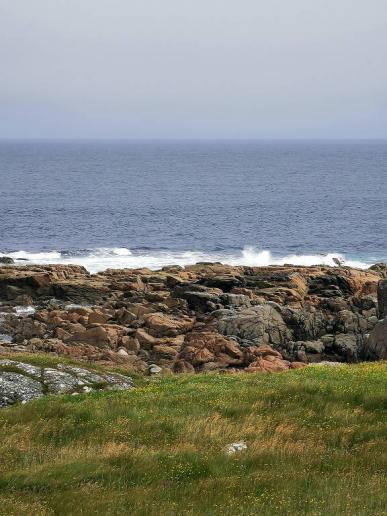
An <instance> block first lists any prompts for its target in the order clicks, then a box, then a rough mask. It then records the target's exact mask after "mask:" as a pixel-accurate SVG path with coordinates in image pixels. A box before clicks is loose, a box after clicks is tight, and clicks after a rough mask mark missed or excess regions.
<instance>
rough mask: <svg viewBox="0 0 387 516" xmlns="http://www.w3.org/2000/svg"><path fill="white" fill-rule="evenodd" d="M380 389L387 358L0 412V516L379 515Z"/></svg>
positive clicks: (192, 380) (179, 382)
mask: <svg viewBox="0 0 387 516" xmlns="http://www.w3.org/2000/svg"><path fill="white" fill-rule="evenodd" d="M27 359H28V357H25V356H24V357H23V360H24V361H26V360H27ZM28 360H29V361H30V362H32V361H34V363H37V361H39V360H40V358H39V357H33V358H32V359H28ZM45 365H47V362H46V363H45ZM386 386H387V365H386V364H385V363H367V364H361V365H351V366H348V365H344V366H340V367H308V368H305V369H300V370H293V371H290V372H285V373H279V374H266V375H265V374H260V375H259V374H258V375H247V374H234V375H231V374H225V375H215V374H213V375H212V374H211V375H192V376H185V375H182V376H177V375H176V376H166V377H162V378H160V379H156V380H153V381H150V382H148V383H147V384H145V383H144V382H142V383H140V384H139V386H138V388H136V389H133V390H132V391H128V392H96V393H92V394H85V395H79V396H60V397H54V396H48V397H45V398H42V399H39V400H36V401H34V402H31V403H28V404H26V405H19V406H14V407H12V408H9V409H4V410H1V411H0V428H1V440H0V457H1V459H0V498H1V506H0V514H4V515H11V514H15V515H18V516H19V515H23V514H26V515H27V514H28V515H35V514H36V515H38V514H39V515H50V514H58V515H63V514H74V515H75V514H76V515H78V514H86V515H88V514H103V515H120V514H136V515H137V514H138V515H144V516H145V515H180V514H192V515H194V514H195V515H197V514H203V515H206V514H208V515H217V514H230V515H234V514H235V515H236V514H240V515H245V514H246V515H249V514H251V515H271V514H276V515H278V514H291V515H292V514H313V515H336V514H348V515H367V514H369V515H373V516H374V515H382V514H387V512H386V507H387V496H386V493H387V490H386V483H385V480H386V478H385V475H384V472H385V471H386V419H387V418H386V411H385V410H386V399H387V396H386V390H387V389H386ZM236 441H245V442H246V444H247V449H246V450H244V451H242V452H239V453H235V454H233V455H228V454H227V452H226V449H227V446H228V445H229V444H231V443H233V442H236Z"/></svg>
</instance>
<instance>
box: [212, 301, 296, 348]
mask: <svg viewBox="0 0 387 516" xmlns="http://www.w3.org/2000/svg"><path fill="white" fill-rule="evenodd" d="M217 326H218V330H219V332H220V333H222V334H223V335H229V336H235V337H238V338H241V339H245V340H249V341H252V342H254V343H255V342H256V343H260V344H269V343H270V344H272V345H274V346H276V345H277V346H278V345H280V344H283V342H284V341H286V340H291V336H292V335H291V332H290V331H289V329H288V328H287V327H286V325H285V322H284V320H283V318H282V316H281V314H280V313H278V311H277V310H276V309H275V308H274V307H272V306H270V305H268V304H266V305H258V306H254V307H251V308H244V309H240V310H236V311H235V312H233V313H231V314H230V315H227V314H225V315H220V318H219V319H218V321H217Z"/></svg>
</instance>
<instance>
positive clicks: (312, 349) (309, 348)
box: [303, 340, 325, 353]
mask: <svg viewBox="0 0 387 516" xmlns="http://www.w3.org/2000/svg"><path fill="white" fill-rule="evenodd" d="M303 344H304V348H305V351H306V352H307V353H322V352H323V351H324V348H325V346H324V344H323V343H322V342H321V340H307V341H305V342H304V343H303Z"/></svg>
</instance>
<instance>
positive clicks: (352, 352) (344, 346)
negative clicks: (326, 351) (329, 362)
mask: <svg viewBox="0 0 387 516" xmlns="http://www.w3.org/2000/svg"><path fill="white" fill-rule="evenodd" d="M362 344H363V341H362V336H361V335H355V334H353V333H349V334H346V333H339V334H338V335H336V336H335V342H334V344H333V349H334V350H335V351H336V353H337V354H338V355H340V356H342V357H343V358H345V360H346V361H347V362H357V361H358V360H359V359H360V356H361V354H362Z"/></svg>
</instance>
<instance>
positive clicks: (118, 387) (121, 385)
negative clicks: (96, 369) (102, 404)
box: [101, 373, 134, 391]
mask: <svg viewBox="0 0 387 516" xmlns="http://www.w3.org/2000/svg"><path fill="white" fill-rule="evenodd" d="M101 376H102V377H103V379H104V380H105V381H106V382H107V383H108V386H107V389H108V390H109V391H124V390H128V389H131V388H132V387H134V384H133V380H132V379H131V378H130V377H129V376H124V375H123V374H119V373H110V374H104V375H101Z"/></svg>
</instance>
